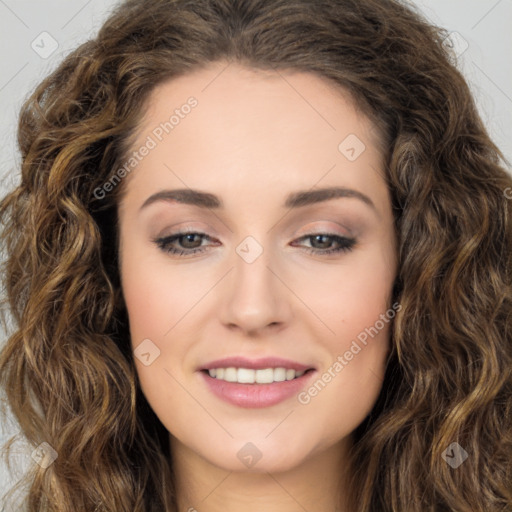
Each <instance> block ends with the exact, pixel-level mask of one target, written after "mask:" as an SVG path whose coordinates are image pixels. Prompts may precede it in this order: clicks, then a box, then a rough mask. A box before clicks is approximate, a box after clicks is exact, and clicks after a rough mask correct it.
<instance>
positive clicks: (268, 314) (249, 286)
mask: <svg viewBox="0 0 512 512" xmlns="http://www.w3.org/2000/svg"><path fill="white" fill-rule="evenodd" d="M270 260H271V258H270V257H269V251H266V250H264V251H263V253H262V254H261V255H260V256H259V257H258V258H257V259H256V260H255V261H252V262H251V263H248V262H247V261H246V260H244V259H243V258H242V257H240V256H239V255H238V254H236V255H235V257H234V268H233V270H232V271H231V272H230V276H229V277H228V279H227V280H226V281H227V282H226V283H225V285H224V286H225V288H224V290H223V296H222V299H221V301H222V305H221V312H220V319H221V322H222V323H223V325H225V326H226V327H227V328H228V329H230V330H239V331H241V332H242V333H244V334H246V335H251V336H255V335H256V336H257V335H258V334H260V333H262V332H264V331H268V330H276V331H278V330H280V329H282V328H283V327H284V326H285V325H286V324H287V323H288V322H289V320H290V318H291V304H290V302H289V301H290V295H292V293H291V292H290V290H289V289H288V288H287V287H286V286H285V285H284V284H283V282H282V277H279V274H280V272H278V271H276V270H275V269H274V268H272V266H271V261H270Z"/></svg>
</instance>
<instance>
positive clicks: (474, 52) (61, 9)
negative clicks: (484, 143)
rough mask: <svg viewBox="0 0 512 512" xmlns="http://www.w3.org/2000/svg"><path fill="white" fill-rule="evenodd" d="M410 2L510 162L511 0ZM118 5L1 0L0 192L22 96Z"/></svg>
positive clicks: (2, 472)
mask: <svg viewBox="0 0 512 512" xmlns="http://www.w3.org/2000/svg"><path fill="white" fill-rule="evenodd" d="M410 3H411V4H416V5H418V6H419V7H420V8H421V10H422V11H423V13H424V14H425V15H426V16H427V18H428V19H429V20H430V21H431V22H432V23H434V24H436V25H439V26H442V27H444V28H446V29H448V30H449V31H450V32H456V33H458V34H459V35H457V34H455V35H453V36H452V37H451V38H450V41H451V42H452V46H453V47H454V48H455V51H457V52H458V53H459V54H460V55H459V58H458V65H459V68H460V69H461V70H462V72H463V73H464V74H465V76H466V78H467V80H468V82H469V84H470V86H471V88H472V90H473V92H474V95H475V97H476V99H477V103H478V106H479V109H480V113H481V115H482V118H483V120H484V122H485V123H486V125H487V127H488V129H489V132H490V134H491V137H492V138H493V139H494V141H495V142H496V144H497V145H498V147H499V148H500V149H501V150H502V151H503V153H504V155H505V158H506V159H507V160H508V161H509V162H512V136H511V135H512V57H511V49H512V31H511V30H510V28H511V27H512V0H415V1H411V2H410ZM115 4H116V2H115V1H112V0H89V1H87V0H67V1H64V0H61V1H58V0H37V1H36V0H30V1H29V0H0V58H1V64H2V66H1V73H0V112H2V117H1V119H0V136H1V139H2V141H3V143H2V145H1V146H0V176H1V177H2V183H1V184H0V195H2V196H3V195H4V194H5V192H6V190H7V189H8V188H11V187H12V186H13V184H14V183H15V182H16V179H17V172H16V169H17V167H18V164H19V155H18V153H17V149H16V145H15V140H16V124H17V113H18V111H19V108H20V106H21V104H22V102H23V101H24V99H26V98H27V96H28V94H29V93H30V92H31V91H32V90H33V88H34V87H35V86H36V85H37V84H38V83H39V82H40V81H41V80H42V78H43V77H45V76H46V75H47V74H48V73H49V72H50V71H51V70H53V69H54V68H55V67H56V66H57V65H58V63H59V62H60V61H61V60H62V59H63V57H64V56H65V55H66V54H67V53H68V52H69V51H70V50H72V49H74V48H75V47H76V46H77V45H79V44H80V43H82V42H84V41H85V40H87V39H88V38H89V37H91V36H92V35H94V34H95V33H96V32H97V30H98V28H99V27H100V25H101V23H102V21H103V20H104V19H105V17H106V16H107V15H108V13H109V12H110V11H111V9H112V7H113V6H114V5H115ZM45 33H46V34H45ZM48 34H49V35H48ZM54 47H56V48H55V49H54ZM507 167H508V169H509V170H510V167H509V166H507ZM3 338H4V336H3V335H2V338H1V339H3ZM0 346H1V345H0ZM0 427H3V433H2V430H0V435H3V437H1V436H0V443H2V442H3V441H4V440H5V439H6V436H7V435H12V434H15V433H16V432H17V431H18V430H17V428H16V425H15V424H14V423H11V424H10V425H0ZM16 447H17V448H16V456H15V460H14V462H15V463H16V464H17V466H18V469H17V470H16V471H15V472H14V474H12V475H9V474H8V473H7V470H6V468H4V467H3V466H1V465H0V493H1V492H2V491H4V490H5V489H6V488H7V484H8V482H10V481H15V480H17V479H18V478H19V476H20V475H21V474H22V473H23V471H25V470H26V468H28V466H29V465H30V464H34V462H33V460H32V459H31V457H30V454H31V452H32V449H31V448H29V447H28V446H26V445H25V444H24V443H23V442H22V441H21V440H20V441H19V442H17V443H16ZM0 505H1V501H0Z"/></svg>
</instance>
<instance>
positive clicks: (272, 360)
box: [198, 356, 315, 385]
mask: <svg viewBox="0 0 512 512" xmlns="http://www.w3.org/2000/svg"><path fill="white" fill-rule="evenodd" d="M230 367H235V368H248V369H251V370H263V369H265V368H285V369H287V370H295V371H306V370H314V369H315V368H313V367H312V366H311V365H309V366H308V365H305V364H301V363H298V362H296V361H291V360H290V359H282V358H280V357H263V358H260V359H248V358H246V357H242V356H236V357H226V358H224V359H217V360H215V361H211V362H209V363H208V364H206V365H204V366H202V367H200V368H198V370H212V369H213V368H230ZM299 378H300V377H299ZM288 382H292V381H288ZM260 385H261V384H260Z"/></svg>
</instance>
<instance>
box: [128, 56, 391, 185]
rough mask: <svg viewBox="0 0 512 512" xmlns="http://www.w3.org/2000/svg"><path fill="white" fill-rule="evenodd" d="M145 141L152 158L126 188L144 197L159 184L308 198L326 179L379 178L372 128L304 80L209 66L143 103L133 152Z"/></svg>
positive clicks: (350, 105) (348, 105)
mask: <svg viewBox="0 0 512 512" xmlns="http://www.w3.org/2000/svg"><path fill="white" fill-rule="evenodd" d="M191 98H193V101H191ZM192 104H193V105H194V106H193V107H190V105H192ZM149 140H151V141H152V143H151V146H152V148H151V151H150V152H149V154H148V155H147V156H145V157H144V159H142V160H141V161H140V162H139V163H138V164H137V166H136V169H135V171H134V172H133V173H131V175H130V176H129V179H128V180H127V182H131V181H133V182H134V185H135V183H137V188H139V187H141V186H142V187H143V188H146V189H147V190H146V191H147V192H148V193H149V188H151V187H150V184H151V182H152V181H155V182H158V181H159V182H161V183H162V180H168V181H169V182H172V184H173V185H174V184H176V185H178V184H180V185H181V186H183V185H185V186H194V188H201V187H203V188H209V189H215V188H216V186H217V185H218V184H219V183H221V182H222V183H223V186H224V187H227V188H228V189H229V187H231V188H233V189H234V190H236V186H237V184H238V185H239V184H240V183H241V181H240V180H242V181H243V182H244V183H246V184H249V186H252V185H251V184H254V186H256V185H258V184H260V183H267V184H268V185H277V184H282V185H286V183H287V182H290V180H293V181H294V182H297V183H296V184H297V186H299V187H301V188H304V187H307V188H309V187H313V186H314V185H315V182H317V181H319V180H320V179H322V176H323V175H326V173H327V174H330V176H329V178H332V177H333V173H329V172H328V171H329V169H335V171H336V172H339V171H343V172H344V175H345V176H346V177H347V178H349V181H350V175H353V177H355V175H357V174H359V175H360V177H362V175H363V174H364V173H370V174H372V173H373V174H375V173H377V174H381V172H382V171H381V168H382V165H381V164H382V154H381V153H380V151H379V149H378V147H379V134H378V131H377V129H376V127H375V126H374V125H373V123H372V122H371V121H370V120H369V119H368V118H367V117H366V116H364V115H363V114H362V113H361V112H360V111H359V110H358V109H357V107H356V105H355V104H354V102H353V101H352V99H351V98H350V96H349V95H348V94H347V93H346V92H345V91H343V90H342V89H341V88H340V87H335V86H334V84H333V83H332V82H330V81H328V80H326V79H323V78H322V77H319V76H317V75H315V74H312V73H305V72H297V71H293V72H286V73H285V72H282V71H261V70H255V69H252V68H246V67H243V66H240V65H237V64H234V63H230V64H227V63H216V64H212V65H210V66H208V67H206V68H204V69H200V70H196V71H194V72H193V73H190V74H187V75H183V76H180V77H178V78H175V79H172V80H169V81H167V82H164V83H162V84H160V85H159V86H157V87H156V88H155V89H154V90H153V91H152V93H151V95H150V96H149V98H148V102H147V104H146V110H145V112H144V117H143V120H142V122H141V124H140V127H139V129H138V132H137V137H136V140H135V143H134V144H133V149H134V150H137V148H139V147H142V146H143V145H144V144H145V143H147V141H149ZM363 148H364V149H363ZM347 151H348V153H347ZM361 151H363V153H362V154H361V158H358V159H357V160H352V161H351V159H350V156H353V155H354V152H356V153H359V152H361ZM343 152H345V154H344V153H343ZM351 152H352V153H351ZM356 156H357V155H356ZM180 177H181V183H179V181H180ZM185 178H186V179H185ZM335 181H336V180H335ZM322 184H323V183H322ZM125 185H126V186H127V188H128V191H129V189H130V188H133V186H132V185H130V186H128V183H125Z"/></svg>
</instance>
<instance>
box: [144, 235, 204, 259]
mask: <svg viewBox="0 0 512 512" xmlns="http://www.w3.org/2000/svg"><path fill="white" fill-rule="evenodd" d="M203 240H212V238H210V237H209V236H208V235H207V234H205V233H198V232H193V231H188V232H180V233H174V234H173V235H169V236H166V237H163V238H157V239H156V240H154V242H155V243H156V245H157V246H158V247H159V248H160V249H161V250H162V251H164V252H167V253H170V254H175V255H177V256H184V255H188V254H194V253H196V252H204V249H203V247H202V245H201V244H202V241H203ZM175 242H179V244H180V245H181V247H182V248H181V249H180V248H176V247H175V246H174V244H175Z"/></svg>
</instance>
